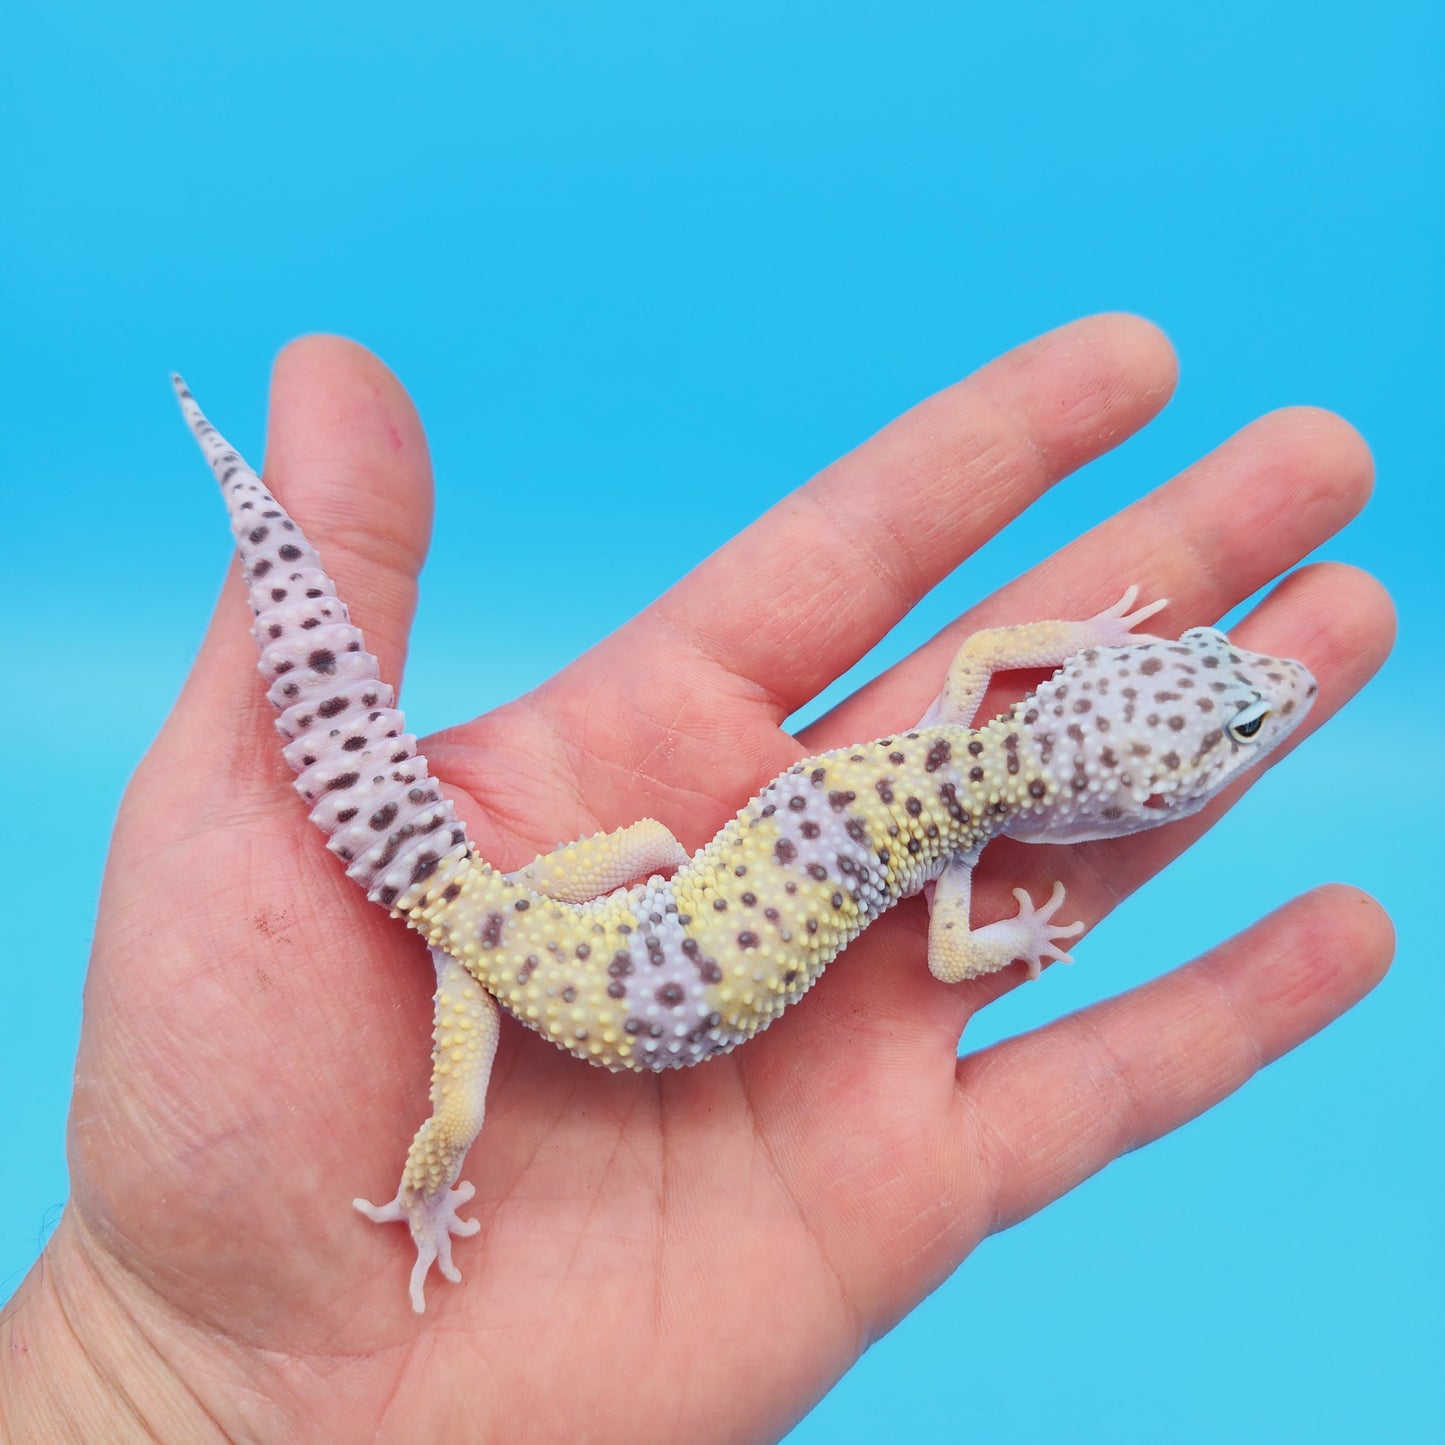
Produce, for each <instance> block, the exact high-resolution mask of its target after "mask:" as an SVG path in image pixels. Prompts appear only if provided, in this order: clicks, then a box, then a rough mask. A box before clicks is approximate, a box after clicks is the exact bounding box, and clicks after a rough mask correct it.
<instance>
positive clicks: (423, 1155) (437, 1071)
mask: <svg viewBox="0 0 1445 1445" xmlns="http://www.w3.org/2000/svg"><path fill="white" fill-rule="evenodd" d="M431 957H432V964H433V966H434V967H435V969H436V975H437V988H436V995H435V999H434V1007H433V1028H432V1080H431V1106H432V1111H431V1115H430V1117H429V1118H428V1119H427V1121H426V1123H424V1124H423V1125H422V1126H421V1128H420V1129H418V1130H417V1131H416V1135H415V1137H414V1138H413V1139H412V1141H411V1148H410V1149H408V1150H407V1155H406V1165H405V1167H404V1168H403V1169H402V1174H401V1184H400V1186H399V1187H398V1189H397V1191H396V1195H395V1197H394V1198H393V1199H392V1200H391V1201H390V1202H389V1203H387V1204H379V1205H378V1204H372V1203H371V1202H370V1201H368V1200H365V1199H353V1200H352V1201H351V1202H352V1203H353V1204H354V1205H355V1206H356V1208H357V1209H359V1210H360V1211H361V1212H362V1213H363V1214H364V1215H366V1217H367V1218H368V1219H370V1220H372V1221H373V1222H375V1223H377V1224H389V1223H393V1222H397V1223H402V1224H405V1225H406V1226H407V1228H408V1229H410V1230H411V1237H412V1241H413V1243H414V1244H415V1245H416V1264H415V1265H414V1266H413V1268H412V1272H411V1307H412V1309H414V1310H415V1311H416V1312H417V1314H421V1313H422V1312H423V1311H424V1310H425V1309H426V1295H425V1285H426V1277H427V1274H428V1273H429V1272H430V1270H431V1267H432V1265H433V1264H435V1265H436V1267H437V1268H438V1269H439V1270H440V1271H441V1272H442V1274H443V1275H444V1276H445V1277H446V1278H447V1279H449V1280H451V1282H452V1283H453V1284H456V1283H457V1282H458V1281H459V1280H460V1279H461V1277H462V1276H461V1271H460V1270H459V1269H457V1267H456V1265H454V1264H453V1263H452V1235H454V1234H457V1235H468V1234H475V1233H476V1232H477V1230H479V1229H480V1228H481V1227H482V1226H481V1224H480V1223H479V1222H478V1221H477V1220H475V1219H459V1218H458V1217H457V1210H458V1209H460V1208H461V1206H462V1205H464V1204H465V1203H466V1202H467V1201H468V1200H469V1199H470V1198H471V1197H472V1195H473V1194H474V1193H475V1192H476V1190H475V1188H474V1186H473V1185H471V1184H468V1183H463V1184H457V1183H456V1179H457V1175H458V1174H459V1173H461V1168H462V1161H463V1160H464V1159H465V1158H466V1154H467V1150H468V1149H470V1148H471V1146H472V1142H473V1140H475V1139H476V1137H477V1135H478V1134H479V1133H480V1132H481V1128H482V1122H483V1120H484V1118H485V1117H486V1109H487V1082H488V1080H489V1079H490V1078H491V1073H492V1060H493V1059H494V1058H495V1057H496V1053H497V1035H498V1031H499V1018H498V1010H497V1005H496V1002H495V1000H494V999H493V998H492V996H491V994H489V993H488V992H487V991H486V989H484V988H483V987H482V986H481V984H479V983H478V982H477V981H476V979H474V978H473V977H472V976H471V974H469V973H468V972H467V971H466V969H464V968H463V967H462V966H461V964H459V963H458V962H457V961H456V959H454V958H453V957H452V956H451V955H450V954H448V953H445V952H443V950H441V949H440V948H433V949H432V950H431ZM454 1185H455V1188H454V1187H453V1186H454Z"/></svg>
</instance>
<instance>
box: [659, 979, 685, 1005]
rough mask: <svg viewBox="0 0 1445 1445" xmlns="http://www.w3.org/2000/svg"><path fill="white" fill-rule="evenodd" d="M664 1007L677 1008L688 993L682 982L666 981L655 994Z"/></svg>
mask: <svg viewBox="0 0 1445 1445" xmlns="http://www.w3.org/2000/svg"><path fill="white" fill-rule="evenodd" d="M654 997H655V998H656V999H657V1001H658V1003H660V1004H661V1005H662V1006H663V1008H677V1007H678V1005H679V1004H681V1003H682V1001H683V999H684V998H685V997H686V995H685V994H684V993H683V991H682V985H681V984H680V983H665V984H663V986H662V987H661V988H660V989H658V991H657V993H656V994H655V995H654Z"/></svg>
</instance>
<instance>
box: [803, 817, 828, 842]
mask: <svg viewBox="0 0 1445 1445" xmlns="http://www.w3.org/2000/svg"><path fill="white" fill-rule="evenodd" d="M822 831H823V830H822V829H821V828H820V827H819V826H818V825H817V824H816V823H814V822H812V821H811V820H810V821H808V822H806V823H804V824H803V826H802V827H801V828H799V829H798V832H800V833H801V834H802V835H803V837H805V838H816V837H817V836H818V834H819V833H821V832H822Z"/></svg>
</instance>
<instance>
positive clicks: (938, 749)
mask: <svg viewBox="0 0 1445 1445" xmlns="http://www.w3.org/2000/svg"><path fill="white" fill-rule="evenodd" d="M1017 741H1018V740H1017V738H1015V742H1017ZM952 756H953V749H952V748H951V747H950V746H949V743H948V739H947V738H939V739H938V741H937V742H936V743H934V745H933V746H932V747H931V748H929V750H928V756H927V757H926V758H925V759H924V760H923V770H924V772H926V773H936V772H937V771H938V770H939V768H941V767H942V766H943V765H944V764H945V763H946V762H947V761H948V760H949V759H950V758H951V757H952Z"/></svg>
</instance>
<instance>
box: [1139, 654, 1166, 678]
mask: <svg viewBox="0 0 1445 1445" xmlns="http://www.w3.org/2000/svg"><path fill="white" fill-rule="evenodd" d="M1163 666H1164V659H1163V658H1162V657H1146V658H1145V659H1144V661H1143V662H1141V663H1140V664H1139V671H1140V672H1142V673H1143V674H1144V676H1145V677H1153V676H1154V674H1155V673H1156V672H1158V671H1159V670H1160V668H1162V667H1163Z"/></svg>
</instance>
